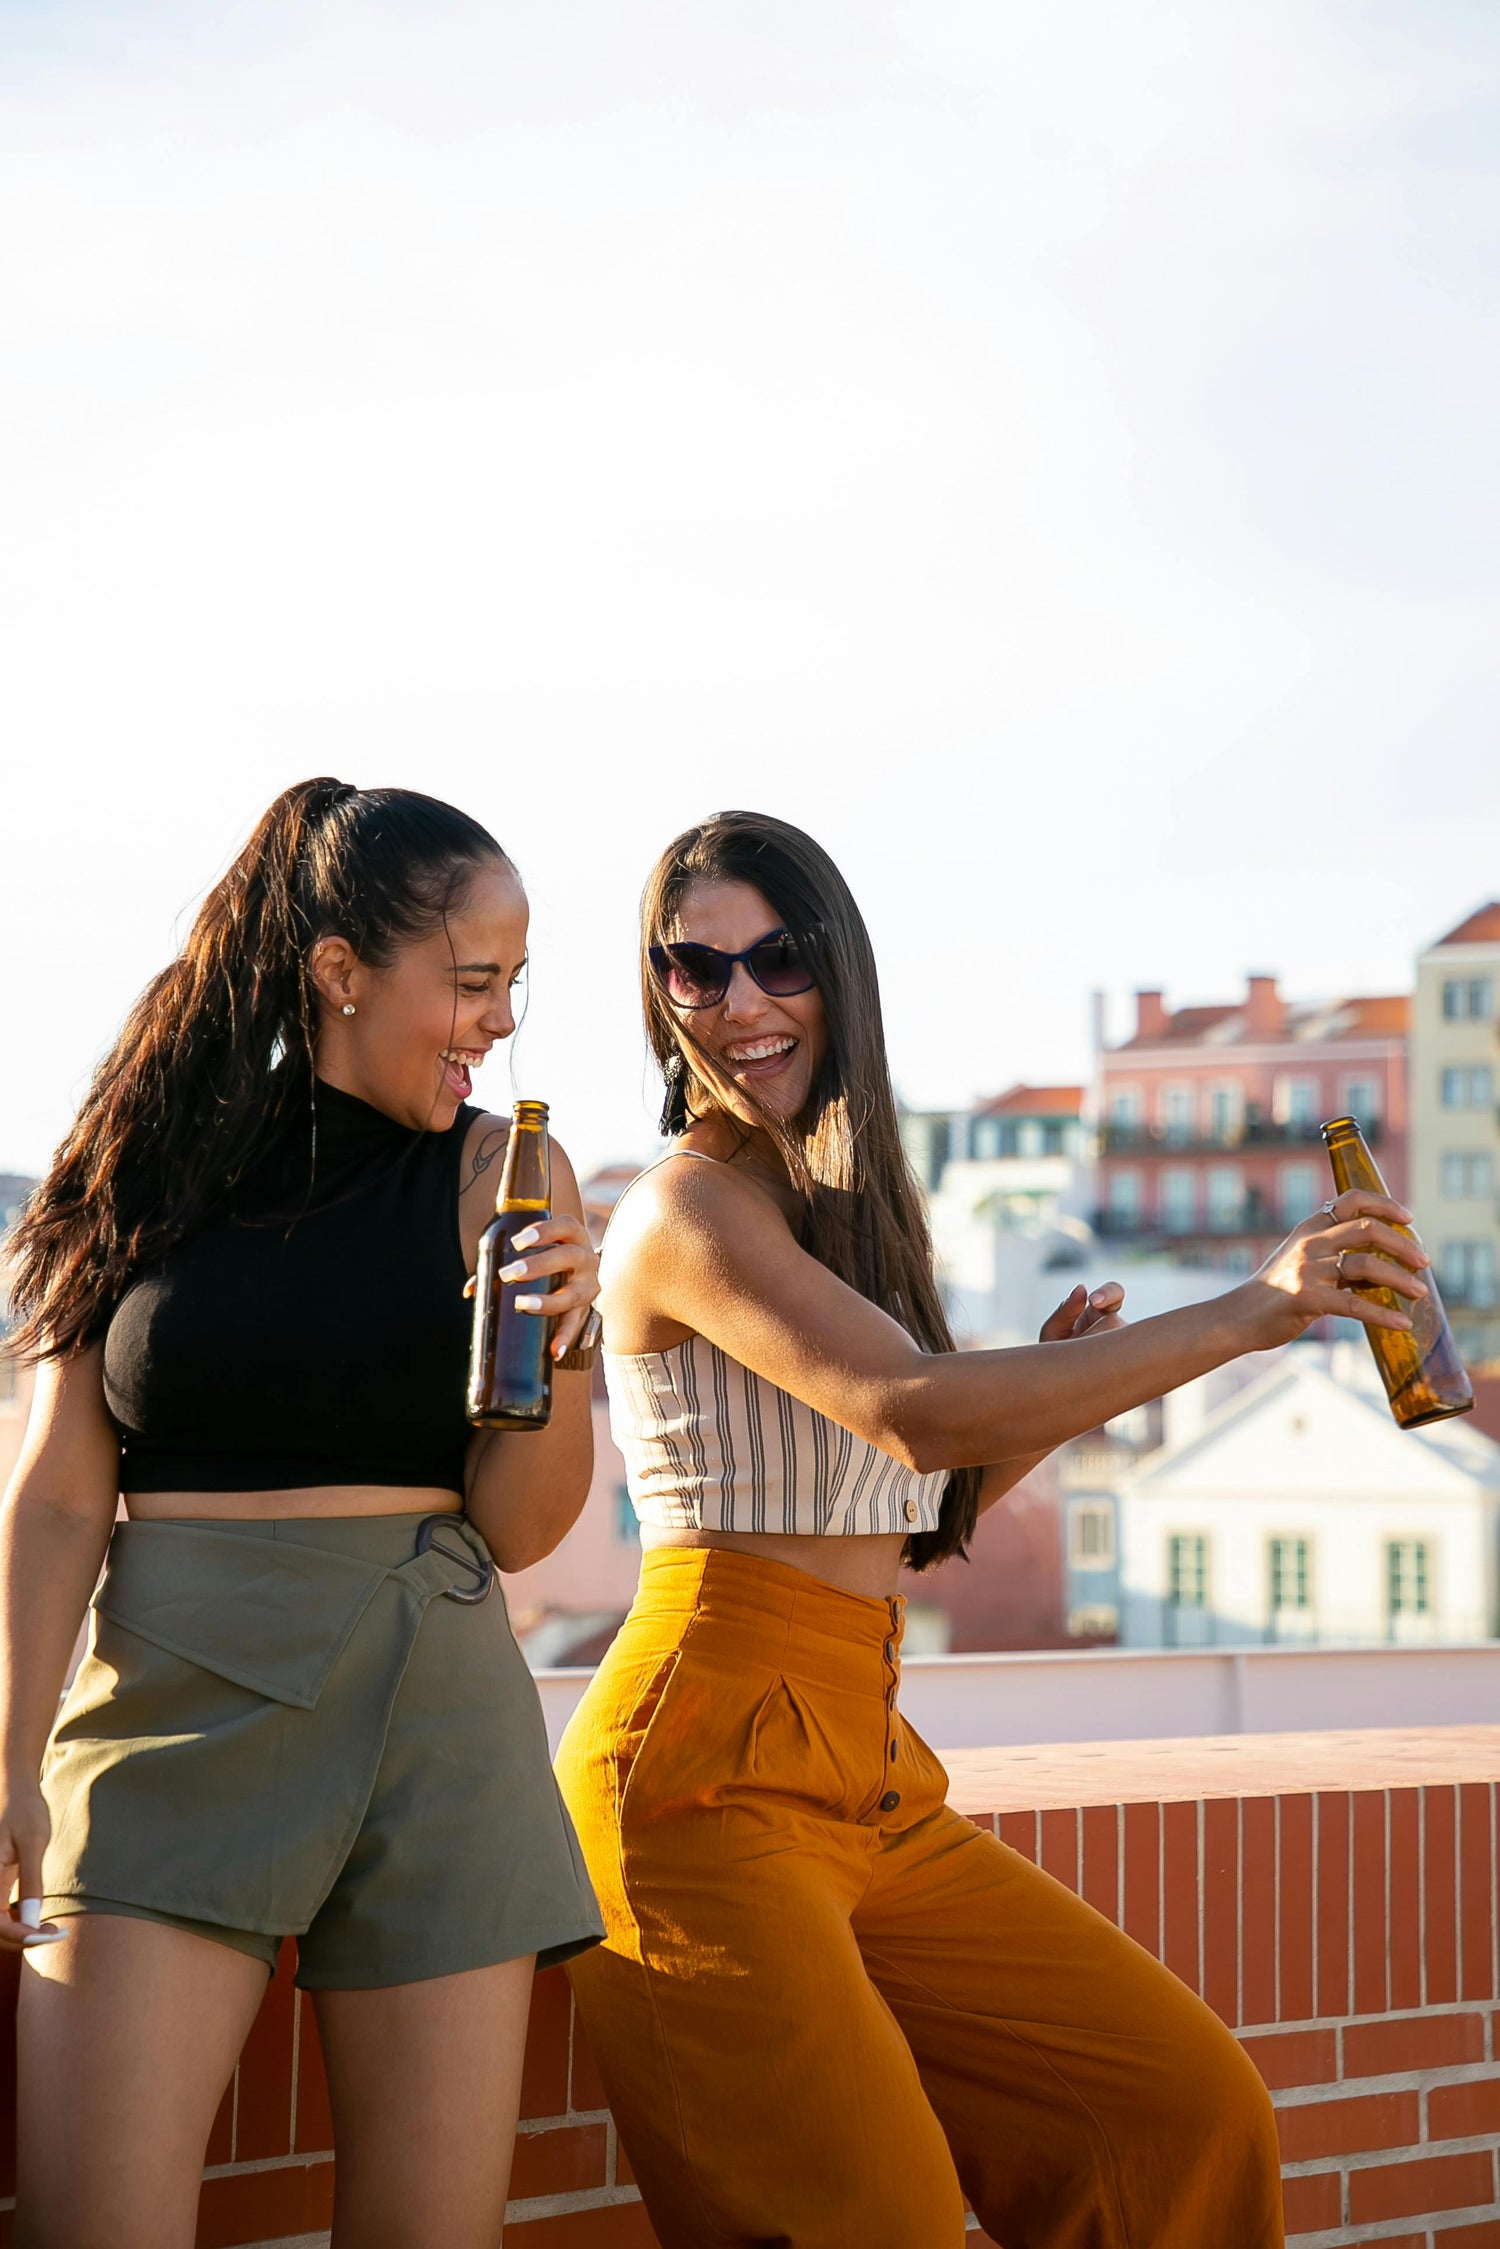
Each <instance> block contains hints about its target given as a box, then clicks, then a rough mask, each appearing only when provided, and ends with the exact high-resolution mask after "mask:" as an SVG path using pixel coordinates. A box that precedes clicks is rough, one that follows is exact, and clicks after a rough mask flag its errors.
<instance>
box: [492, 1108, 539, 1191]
mask: <svg viewBox="0 0 1500 2249" xmlns="http://www.w3.org/2000/svg"><path fill="white" fill-rule="evenodd" d="M551 1207H552V1161H551V1154H550V1151H549V1148H548V1145H547V1127H546V1126H545V1125H544V1124H539V1123H535V1122H533V1121H532V1120H530V1119H528V1118H517V1119H516V1120H515V1121H514V1122H513V1123H512V1125H511V1128H510V1140H509V1142H508V1143H507V1146H506V1150H505V1168H504V1170H503V1171H502V1172H501V1174H500V1192H499V1194H498V1195H497V1197H496V1198H495V1208H496V1210H550V1209H551Z"/></svg>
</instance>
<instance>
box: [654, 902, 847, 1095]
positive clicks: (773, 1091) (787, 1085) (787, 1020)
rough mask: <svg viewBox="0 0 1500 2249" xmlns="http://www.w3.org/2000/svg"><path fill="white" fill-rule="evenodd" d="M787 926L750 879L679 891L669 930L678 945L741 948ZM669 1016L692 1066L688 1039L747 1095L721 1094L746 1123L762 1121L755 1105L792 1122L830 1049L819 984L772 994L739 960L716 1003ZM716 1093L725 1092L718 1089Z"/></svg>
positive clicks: (679, 1010)
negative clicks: (787, 993)
mask: <svg viewBox="0 0 1500 2249" xmlns="http://www.w3.org/2000/svg"><path fill="white" fill-rule="evenodd" d="M782 926H783V924H782V919H781V916H780V915H779V914H778V913H777V911H776V909H775V907H774V906H772V905H771V904H770V903H769V902H768V900H767V899H766V898H765V897H763V896H762V894H761V892H760V891H758V890H756V889H755V888H754V887H753V886H752V885H751V884H749V883H744V882H695V883H692V884H690V885H689V887H688V889H687V890H686V891H684V893H683V895H682V899H681V903H680V904H679V906H678V910H677V918H676V922H675V925H674V926H673V928H672V929H671V931H670V932H669V936H670V939H671V941H672V942H673V943H675V944H689V945H711V946H713V948H714V950H715V951H716V952H720V953H742V952H744V951H745V950H746V949H747V948H748V947H749V946H751V945H753V944H755V943H756V942H757V940H758V939H760V938H762V937H768V936H769V935H770V934H771V932H772V931H773V930H776V929H780V928H781V927H782ZM671 1014H672V1016H673V1018H674V1020H675V1021H676V1023H677V1025H678V1029H679V1032H680V1033H681V1034H682V1035H683V1037H684V1046H685V1052H686V1055H687V1062H688V1067H689V1068H690V1069H691V1068H692V1066H693V1054H692V1051H691V1047H690V1046H688V1045H687V1044H686V1042H687V1041H696V1043H697V1044H698V1045H699V1046H700V1047H703V1048H705V1049H706V1050H707V1052H708V1053H709V1054H710V1055H711V1056H712V1057H713V1060H714V1062H715V1064H716V1065H717V1068H718V1070H719V1071H720V1072H721V1073H722V1075H723V1077H724V1079H725V1080H726V1081H727V1083H728V1084H729V1085H730V1086H733V1087H736V1088H743V1090H744V1092H745V1093H746V1094H747V1095H748V1096H749V1098H748V1099H747V1100H746V1101H743V1102H740V1101H736V1100H735V1098H734V1096H733V1094H732V1093H731V1094H729V1095H728V1096H726V1097H722V1098H724V1099H725V1100H726V1103H727V1106H728V1107H729V1108H730V1109H731V1110H732V1111H733V1113H734V1115H735V1116H736V1117H738V1118H739V1119H740V1121H741V1122H742V1123H744V1124H748V1125H750V1126H752V1127H753V1126H755V1125H757V1124H759V1122H760V1118H759V1117H758V1116H757V1114H756V1109H757V1108H759V1109H760V1110H761V1111H763V1112H765V1113H767V1114H769V1115H771V1116H773V1117H776V1118H778V1119H780V1120H782V1121H784V1122H786V1123H788V1124H789V1123H790V1122H791V1121H792V1119H793V1118H795V1117H798V1116H800V1115H801V1113H802V1111H803V1110H804V1109H805V1108H806V1106H807V1100H808V1095H809V1094H810V1093H811V1091H812V1088H813V1084H814V1081H815V1080H816V1078H817V1074H818V1071H819V1068H820V1066H821V1064H822V1061H823V1057H824V1055H825V1054H826V1052H827V1050H828V1024H827V1019H826V1017H825V1015H824V1012H823V1002H822V999H821V997H820V995H819V994H818V992H817V991H816V990H813V991H810V992H798V993H796V994H795V995H793V996H792V997H791V998H788V999H772V998H771V997H770V995H769V994H768V993H766V992H763V991H762V990H761V989H760V986H759V985H758V984H757V983H756V982H755V981H754V979H753V978H752V976H751V975H750V972H749V970H748V969H747V968H746V966H745V964H744V962H743V961H740V962H738V963H737V964H736V966H735V970H734V975H733V977H732V979H731V981H730V985H729V989H728V991H727V992H726V993H725V995H724V997H723V999H722V1000H721V1001H720V1002H719V1003H718V1005H717V1006H716V1007H698V1008H683V1007H677V1006H672V1007H671ZM711 1097H712V1098H713V1099H714V1100H716V1101H717V1100H719V1099H720V1098H721V1096H720V1095H719V1093H718V1091H717V1089H713V1090H712V1095H711ZM694 1106H695V1107H699V1106H701V1101H698V1102H695V1103H694Z"/></svg>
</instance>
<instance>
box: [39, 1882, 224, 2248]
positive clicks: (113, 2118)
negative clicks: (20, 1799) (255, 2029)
mask: <svg viewBox="0 0 1500 2249" xmlns="http://www.w3.org/2000/svg"><path fill="white" fill-rule="evenodd" d="M65 1926H66V1927H67V1931H68V1935H67V1941H66V1942H65V1943H63V1944H59V1945H53V1946H49V1947H48V1948H47V1949H46V1950H45V1951H43V1950H41V1949H40V1948H39V1949H38V1950H36V1951H34V1952H32V1953H30V1954H29V1955H28V1956H27V1958H26V1960H25V1962H24V1965H23V1968H22V1973H21V2009H20V2024H19V2039H20V2091H19V2099H18V2117H17V2121H18V2142H19V2144H18V2151H17V2170H18V2179H17V2220H16V2242H17V2249H191V2245H192V2242H193V2237H194V2233H195V2231H196V2227H197V2215H198V2192H199V2184H200V2181H201V2177H202V2172H203V2153H204V2149H205V2147H206V2145H207V2142H208V2135H209V2132H210V2130H211V2129H212V2126H213V2120H214V2116H215V2113H216V2111H217V2109H218V2106H219V2102H220V2100H221V2099H222V2097H223V2093H224V2088H225V2086H226V2085H227V2084H228V2082H229V2079H230V2077H231V2075H232V2074H233V2071H234V2065H235V2062H236V2061H237V2060H238V2058H239V2051H240V2048H241V2046H242V2045H243V2044H244V2041H245V2037H246V2034H247V2033H248V2031H249V2029H250V2025H251V2024H252V2023H253V2022H254V2020H255V2016H256V2013H257V2012H258V2010H259V2007H260V2003H261V2000H262V1999H263V1998H264V1996H265V1990H266V1971H265V1968H264V1966H263V1965H262V1963H261V1962H260V1961H258V1960H255V1959H252V1958H251V1957H249V1956H248V1955H247V1954H245V1953H243V1952H237V1951H235V1950H233V1949H232V1948H231V1947H230V1946H228V1945H222V1944H217V1943H215V1942H214V1941H213V1940H212V1939H211V1938H207V1937H198V1936H192V1935H189V1934H188V1933H187V1932H186V1931H185V1930H182V1929H174V1928H170V1927H167V1926H165V1925H164V1924H162V1923H160V1922H155V1921H148V1920H136V1919H127V1918H125V1917H123V1916H120V1915H115V1914H109V1913H79V1914H74V1915H70V1916H69V1917H68V1920H67V1922H66V1924H65Z"/></svg>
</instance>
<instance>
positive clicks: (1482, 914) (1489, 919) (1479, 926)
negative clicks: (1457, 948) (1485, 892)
mask: <svg viewBox="0 0 1500 2249" xmlns="http://www.w3.org/2000/svg"><path fill="white" fill-rule="evenodd" d="M1438 943H1439V945H1497V944H1500V898H1494V899H1491V901H1490V903H1489V905H1487V906H1481V907H1479V909H1478V910H1477V912H1475V913H1472V914H1470V915H1469V917H1468V919H1467V921H1461V922H1460V923H1459V925H1458V927H1457V929H1450V930H1449V932H1448V934H1447V936H1446V937H1440V938H1439V939H1438Z"/></svg>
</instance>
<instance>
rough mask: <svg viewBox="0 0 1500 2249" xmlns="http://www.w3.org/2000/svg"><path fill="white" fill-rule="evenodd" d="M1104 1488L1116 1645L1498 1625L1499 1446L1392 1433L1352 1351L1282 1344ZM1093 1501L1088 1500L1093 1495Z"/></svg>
mask: <svg viewBox="0 0 1500 2249" xmlns="http://www.w3.org/2000/svg"><path fill="white" fill-rule="evenodd" d="M1179 1396H1180V1397H1181V1401H1182V1402H1181V1405H1180V1406H1179V1409H1178V1414H1177V1418H1176V1423H1175V1428H1176V1430H1177V1431H1178V1432H1181V1433H1179V1434H1175V1435H1174V1433H1173V1430H1174V1425H1173V1423H1172V1422H1171V1421H1170V1420H1169V1424H1168V1442H1167V1443H1166V1444H1165V1445H1164V1446H1163V1447H1162V1448H1161V1449H1160V1450H1159V1451H1157V1452H1154V1453H1152V1454H1150V1455H1148V1456H1147V1457H1146V1458H1144V1459H1142V1460H1140V1461H1139V1462H1138V1463H1137V1464H1136V1465H1135V1466H1134V1467H1132V1468H1129V1469H1127V1470H1126V1471H1125V1472H1124V1474H1123V1475H1122V1476H1121V1477H1120V1479H1119V1482H1118V1484H1117V1486H1116V1488H1115V1492H1114V1502H1115V1508H1116V1515H1117V1521H1116V1524H1115V1536H1116V1538H1117V1541H1118V1596H1117V1597H1118V1602H1119V1631H1120V1639H1121V1641H1122V1643H1123V1644H1125V1645H1127V1646H1134V1647H1189V1646H1235V1645H1240V1646H1245V1645H1259V1644H1264V1643H1266V1642H1276V1641H1286V1640H1294V1641H1320V1642H1324V1643H1327V1642H1339V1643H1342V1644H1346V1645H1347V1644H1356V1645H1361V1644H1363V1645H1369V1644H1372V1643H1379V1642H1391V1641H1396V1642H1406V1641H1428V1642H1454V1641H1465V1640H1480V1639H1485V1638H1488V1637H1490V1636H1491V1635H1493V1634H1494V1633H1495V1632H1496V1631H1497V1628H1500V1617H1497V1606H1500V1586H1497V1558H1500V1445H1495V1444H1493V1443H1492V1442H1491V1441H1490V1439H1489V1438H1488V1437H1486V1436H1484V1435H1483V1434H1482V1433H1481V1432H1480V1431H1479V1430H1477V1429H1475V1428H1474V1427H1473V1425H1472V1424H1471V1423H1468V1422H1465V1421H1463V1420H1461V1419H1458V1420H1452V1421H1444V1422H1438V1423H1435V1424H1434V1425H1433V1426H1431V1427H1429V1428H1426V1429H1416V1430H1405V1431H1403V1430H1400V1429H1398V1428H1397V1426H1396V1424H1395V1422H1394V1421H1393V1420H1392V1419H1391V1415H1390V1410H1389V1408H1388V1406H1387V1405H1386V1402H1385V1397H1384V1394H1383V1392H1382V1391H1381V1389H1380V1387H1379V1384H1378V1381H1377V1379H1376V1376H1375V1370H1374V1365H1373V1362H1372V1361H1371V1359H1370V1355H1369V1353H1368V1351H1367V1350H1366V1349H1365V1347H1364V1345H1363V1344H1362V1343H1360V1342H1353V1343H1340V1344H1337V1345H1335V1346H1334V1347H1333V1348H1332V1350H1331V1351H1330V1350H1328V1349H1326V1348H1325V1347H1323V1346H1321V1345H1315V1344H1304V1345H1299V1346H1298V1347H1297V1348H1295V1349H1294V1350H1291V1351H1287V1352H1285V1353H1283V1354H1281V1355H1280V1356H1279V1357H1278V1358H1277V1359H1276V1360H1275V1361H1274V1362H1273V1363H1272V1364H1271V1365H1270V1366H1269V1367H1267V1369H1266V1370H1265V1372H1264V1373H1263V1374H1262V1375H1261V1376H1260V1377H1259V1378H1258V1379H1256V1380H1254V1381H1252V1382H1251V1383H1250V1384H1249V1386H1248V1387H1247V1388H1245V1389H1243V1390H1242V1391H1240V1392H1239V1393H1238V1395H1236V1396H1233V1397H1231V1398H1229V1399H1228V1400H1227V1401H1226V1402H1224V1403H1222V1404H1220V1405H1218V1406H1216V1407H1214V1408H1212V1409H1211V1410H1210V1411H1209V1412H1208V1413H1207V1415H1206V1417H1205V1418H1204V1419H1203V1420H1202V1422H1201V1424H1200V1425H1199V1426H1198V1427H1197V1428H1196V1429H1193V1428H1192V1427H1191V1417H1192V1404H1193V1400H1192V1389H1191V1387H1190V1389H1189V1391H1188V1392H1187V1393H1186V1394H1179ZM1094 1503H1095V1504H1096V1505H1100V1506H1102V1505H1104V1504H1105V1502H1104V1500H1103V1499H1102V1498H1096V1500H1095V1502H1094Z"/></svg>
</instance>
